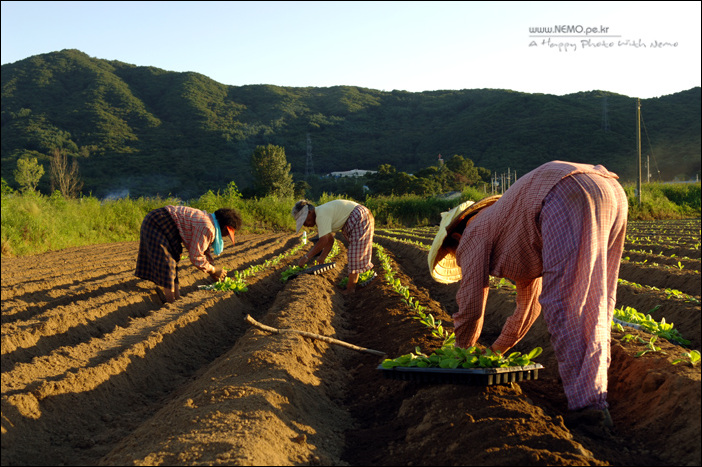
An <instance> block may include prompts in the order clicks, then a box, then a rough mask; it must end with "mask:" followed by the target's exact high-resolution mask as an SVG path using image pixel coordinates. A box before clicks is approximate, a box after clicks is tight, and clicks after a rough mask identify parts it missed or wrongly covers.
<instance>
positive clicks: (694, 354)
mask: <svg viewBox="0 0 702 467" xmlns="http://www.w3.org/2000/svg"><path fill="white" fill-rule="evenodd" d="M682 356H683V357H684V358H687V359H689V361H690V364H691V365H692V366H697V365H698V364H699V363H700V351H699V350H690V351H689V352H685V353H683V354H682ZM684 361H685V360H684V359H683V358H678V359H676V360H673V365H677V364H678V363H680V362H684Z"/></svg>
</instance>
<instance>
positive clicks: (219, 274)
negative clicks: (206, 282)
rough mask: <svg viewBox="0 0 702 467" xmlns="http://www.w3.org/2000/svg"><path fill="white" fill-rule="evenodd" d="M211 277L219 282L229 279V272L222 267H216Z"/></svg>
mask: <svg viewBox="0 0 702 467" xmlns="http://www.w3.org/2000/svg"><path fill="white" fill-rule="evenodd" d="M210 277H211V278H212V279H214V280H215V281H217V282H219V281H221V280H223V279H224V278H225V277H227V271H225V270H224V269H222V268H221V267H220V266H215V269H214V271H212V272H211V273H210Z"/></svg>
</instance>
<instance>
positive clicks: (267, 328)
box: [246, 315, 386, 357]
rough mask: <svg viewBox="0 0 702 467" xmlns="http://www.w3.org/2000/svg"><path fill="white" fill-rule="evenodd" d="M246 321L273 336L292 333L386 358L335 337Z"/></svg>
mask: <svg viewBox="0 0 702 467" xmlns="http://www.w3.org/2000/svg"><path fill="white" fill-rule="evenodd" d="M246 321H247V322H249V323H250V324H252V325H254V326H256V327H257V328H259V329H262V330H264V331H268V332H272V333H273V334H281V333H284V332H292V333H295V334H300V335H302V336H304V337H309V338H310V339H318V340H321V341H324V342H327V343H329V344H336V345H341V346H343V347H347V348H349V349H353V350H357V351H359V352H366V353H370V354H373V355H378V356H379V357H384V356H385V355H386V354H385V352H381V351H380V350H373V349H367V348H365V347H359V346H357V345H353V344H349V343H348V342H344V341H340V340H338V339H334V338H333V337H327V336H321V335H319V334H313V333H311V332H306V331H298V330H296V329H276V328H272V327H270V326H266V325H265V324H261V323H259V322H258V321H256V320H255V319H253V318H252V317H251V315H246Z"/></svg>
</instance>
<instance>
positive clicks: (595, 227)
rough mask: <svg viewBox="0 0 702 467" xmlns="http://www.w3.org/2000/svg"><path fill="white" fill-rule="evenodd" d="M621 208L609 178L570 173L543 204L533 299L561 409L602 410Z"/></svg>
mask: <svg viewBox="0 0 702 467" xmlns="http://www.w3.org/2000/svg"><path fill="white" fill-rule="evenodd" d="M627 209H628V203H627V198H626V194H625V193H624V190H623V189H622V187H621V185H620V184H619V182H618V181H617V180H616V179H613V178H606V177H602V176H600V175H596V174H589V173H588V174H574V175H571V176H568V177H566V178H564V179H563V180H561V181H560V182H559V183H558V184H556V186H555V187H554V188H553V189H552V190H551V191H550V192H549V194H548V195H547V196H546V198H545V199H544V203H543V208H542V210H541V215H540V218H539V222H540V225H541V235H542V239H543V283H542V285H543V286H542V292H541V296H540V298H539V301H540V303H541V306H542V312H543V315H544V319H545V321H546V324H547V326H548V329H549V332H550V334H551V343H552V345H553V348H554V351H555V354H556V358H557V359H558V371H559V373H560V375H561V380H562V382H563V389H564V392H565V394H566V397H567V399H568V408H569V409H570V410H578V409H581V408H585V407H590V408H595V409H604V408H607V407H608V406H609V405H608V403H607V371H608V369H609V364H610V360H611V357H610V340H611V322H612V317H613V313H614V306H615V303H616V298H617V297H616V295H617V278H618V276H619V265H620V262H621V257H622V252H623V250H624V239H625V235H626V224H627Z"/></svg>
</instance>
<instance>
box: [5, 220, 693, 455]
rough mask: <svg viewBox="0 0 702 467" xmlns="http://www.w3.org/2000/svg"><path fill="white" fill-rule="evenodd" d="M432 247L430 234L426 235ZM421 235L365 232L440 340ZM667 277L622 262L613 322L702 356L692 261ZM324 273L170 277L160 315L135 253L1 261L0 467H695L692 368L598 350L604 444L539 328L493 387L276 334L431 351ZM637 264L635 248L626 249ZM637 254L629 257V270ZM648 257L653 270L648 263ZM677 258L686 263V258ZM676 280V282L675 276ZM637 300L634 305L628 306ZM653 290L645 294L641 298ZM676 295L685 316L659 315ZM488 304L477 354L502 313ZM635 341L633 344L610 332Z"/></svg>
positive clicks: (444, 303)
mask: <svg viewBox="0 0 702 467" xmlns="http://www.w3.org/2000/svg"><path fill="white" fill-rule="evenodd" d="M434 232H435V230H434ZM434 232H432V231H431V229H429V230H427V231H426V233H425V234H422V233H421V232H420V233H414V234H413V238H412V240H413V241H417V242H418V244H410V243H406V242H403V241H401V239H400V237H401V235H397V232H391V231H386V232H384V231H383V230H382V229H378V235H377V236H376V239H375V241H376V243H378V244H380V245H382V246H383V247H384V248H385V250H386V252H387V253H388V254H389V255H390V256H391V260H392V264H393V268H394V270H395V271H396V278H399V279H400V281H401V283H402V284H403V285H408V286H409V287H410V291H411V295H412V296H414V297H415V298H416V299H417V300H418V301H419V302H420V303H421V304H422V305H424V306H427V307H428V308H429V309H428V310H427V311H428V312H430V313H431V314H432V315H434V317H435V318H437V319H441V320H442V321H443V322H444V323H445V324H446V325H447V326H449V327H450V323H451V319H450V315H451V313H453V312H455V311H456V304H455V293H456V287H457V286H456V285H442V284H438V283H436V282H434V281H433V280H432V279H431V278H430V276H429V274H428V271H427V266H426V255H427V251H426V249H425V248H423V247H421V245H420V243H423V244H428V243H431V238H432V237H433V233H434ZM696 237H697V249H696V250H695V248H694V247H693V248H692V249H690V250H689V251H686V252H685V253H684V256H685V257H687V258H688V259H686V260H685V261H686V263H685V265H684V266H683V267H682V268H681V267H680V266H678V267H674V268H671V267H664V265H663V260H660V261H656V263H657V264H656V265H655V266H653V265H652V264H651V263H653V262H654V261H646V262H645V263H643V260H642V259H640V258H635V257H634V256H633V255H635V254H644V253H633V252H627V253H626V256H627V257H628V259H626V260H624V261H623V263H622V269H621V274H620V277H621V278H623V279H625V280H627V281H629V282H630V283H634V284H635V285H631V284H628V283H624V284H621V285H620V287H619V292H618V303H617V307H622V306H631V307H634V308H636V309H637V310H639V311H642V312H647V311H648V310H651V309H653V308H654V307H656V306H657V305H659V308H658V309H656V311H655V312H654V313H655V314H654V317H655V318H656V319H658V320H660V318H662V317H665V319H666V321H667V322H673V323H675V328H676V329H679V330H680V332H681V333H682V334H683V336H684V337H686V338H687V339H689V340H691V341H692V344H691V345H690V348H693V349H700V334H701V330H700V322H701V320H700V304H699V299H700V273H699V270H700V267H699V261H700V255H699V222H698V223H697V229H696ZM338 240H339V241H340V243H341V244H342V248H341V249H342V252H341V253H340V254H339V255H338V256H337V257H336V258H334V261H335V267H334V268H333V269H330V270H328V271H325V272H323V273H321V274H318V275H309V274H303V275H300V276H298V277H297V278H295V279H293V280H290V281H288V282H286V283H283V282H281V277H280V276H281V275H280V273H281V272H282V271H283V270H284V269H285V268H286V267H287V266H288V265H289V264H292V263H294V262H296V260H297V258H299V257H300V256H301V255H302V254H303V253H304V252H305V251H307V250H308V247H307V248H303V249H302V250H300V251H299V252H298V253H296V254H295V255H292V256H289V257H287V258H286V259H284V260H283V261H282V262H281V263H279V264H278V265H276V266H274V267H269V268H267V269H265V270H263V271H261V272H258V273H257V274H256V275H255V276H253V277H250V278H248V279H247V283H248V291H246V292H243V293H241V294H238V295H237V294H235V293H233V292H214V291H207V290H201V289H199V288H198V286H200V285H207V284H209V283H210V280H209V278H208V277H207V276H206V275H205V274H203V273H202V272H200V271H198V270H197V269H195V268H194V267H193V266H192V265H191V264H190V263H189V261H188V260H187V259H184V260H183V261H181V263H180V264H181V270H180V283H181V293H182V295H183V297H182V299H181V300H179V301H178V302H176V303H175V304H163V303H162V302H161V300H160V299H159V297H158V295H157V293H156V291H155V288H154V287H153V286H152V284H150V283H148V282H145V281H142V280H140V279H138V278H136V277H135V276H134V266H135V262H136V254H137V247H138V244H137V243H118V244H107V245H96V246H91V247H82V248H72V249H67V250H62V251H56V252H51V253H46V254H41V255H36V256H31V257H23V258H3V260H2V465H96V464H97V465H213V464H228V465H293V464H298V465H299V464H313V465H700V463H701V462H702V460H701V457H700V445H701V439H700V432H701V426H700V425H701V422H700V420H701V413H700V405H701V402H700V401H701V393H700V387H701V384H700V367H699V365H698V366H697V367H692V365H691V364H690V363H689V362H688V363H680V364H677V365H673V364H672V363H671V362H672V361H673V360H674V359H676V358H680V356H681V355H682V353H683V352H684V351H686V349H683V348H681V347H679V346H676V345H673V344H671V343H668V342H667V341H665V340H663V339H659V340H657V341H656V344H657V345H659V346H660V347H661V351H658V352H649V353H646V354H645V355H643V356H641V357H636V356H635V354H636V352H639V351H641V350H644V349H645V346H644V345H643V344H641V343H639V342H638V341H636V340H633V341H628V342H627V341H625V340H623V339H622V337H623V335H624V334H623V333H617V332H614V333H613V342H612V365H611V368H610V381H609V384H610V385H609V402H610V405H611V408H610V410H611V414H612V417H613V420H614V424H615V426H614V428H613V429H612V430H610V431H592V430H586V429H578V428H574V429H570V428H568V427H567V426H566V425H565V424H564V421H563V417H562V416H563V415H564V414H565V412H566V400H565V396H564V394H563V391H562V386H561V383H560V381H559V377H558V371H557V365H556V361H555V357H554V355H553V351H552V350H551V347H550V343H549V334H548V331H547V330H546V326H545V324H544V322H543V320H542V319H541V318H540V319H539V320H538V321H537V323H536V324H535V325H534V326H533V328H532V329H531V330H530V332H529V334H528V335H527V336H526V337H525V339H524V340H523V341H522V342H520V343H519V344H518V346H517V348H516V349H515V350H518V351H523V352H524V351H529V350H531V349H533V348H534V347H536V346H539V347H542V348H543V349H544V352H543V354H542V355H541V356H540V357H539V358H538V359H537V361H538V362H539V363H541V364H542V365H543V366H544V369H542V370H541V371H540V372H539V373H538V378H537V379H535V380H531V381H523V382H520V383H509V384H504V385H493V386H475V385H461V384H441V383H436V384H431V383H421V382H415V381H399V380H394V379H387V378H384V377H383V374H382V372H381V371H380V370H378V365H379V364H380V362H381V361H382V360H383V357H379V356H377V355H374V354H372V353H368V352H361V351H357V350H352V349H349V348H347V347H344V346H341V345H337V344H333V343H327V342H325V341H323V340H320V339H314V338H309V337H304V336H302V335H300V334H298V333H294V332H283V333H280V334H273V333H269V332H266V331H263V330H260V329H259V328H256V327H253V326H252V325H251V324H249V323H248V322H247V321H246V320H245V317H246V316H247V315H250V316H251V317H253V318H254V319H255V320H257V321H259V322H261V323H263V324H266V325H269V326H272V327H275V328H279V329H286V328H287V329H294V330H300V331H306V332H309V333H314V334H319V335H323V336H329V337H333V338H335V339H338V340H341V341H344V342H348V343H351V344H354V345H357V346H361V347H365V348H368V349H373V350H377V351H381V352H385V353H386V354H387V356H388V357H396V356H399V355H402V354H406V353H409V352H412V351H414V349H415V346H420V347H421V348H422V350H423V351H425V352H430V351H431V350H432V349H434V348H436V347H438V346H439V345H440V342H438V341H437V339H435V338H433V337H432V336H431V335H430V333H429V332H428V331H427V329H426V328H425V327H424V326H422V325H421V324H420V323H419V322H418V321H417V320H416V319H413V317H414V316H416V315H415V314H413V312H412V311H411V310H410V309H409V308H408V307H407V306H406V305H405V304H404V303H403V301H402V299H401V297H400V295H398V294H397V293H396V292H395V291H394V290H393V289H392V287H391V286H390V285H389V284H388V283H386V281H385V280H384V278H383V274H382V271H381V270H380V269H379V264H380V262H379V261H378V260H377V258H376V260H375V261H374V263H375V264H376V271H377V272H378V276H377V277H376V278H375V279H374V280H373V281H372V282H371V283H370V284H369V285H367V286H365V287H363V288H359V290H358V291H357V293H355V294H353V295H349V296H344V295H342V294H341V293H340V289H339V288H338V286H337V284H338V282H339V281H340V280H341V279H342V278H344V277H345V276H346V269H345V268H346V256H345V253H346V250H345V246H344V243H343V241H342V239H341V238H340V237H338ZM298 242H299V238H298V237H297V236H294V235H291V234H288V233H271V234H266V235H244V236H242V238H238V242H237V244H236V246H234V247H231V246H230V245H229V246H228V247H227V248H225V251H224V253H223V254H222V256H221V257H220V258H218V260H217V264H220V265H223V266H225V267H227V268H230V269H233V270H243V269H245V268H247V267H249V266H252V265H255V264H263V263H264V262H265V261H266V260H269V259H272V258H274V257H276V256H278V255H281V254H283V253H285V252H287V251H289V250H291V249H292V248H293V247H294V246H296V245H298ZM637 248H638V247H637ZM629 249H631V250H633V249H634V247H633V246H632V247H630V246H629V245H628V246H627V250H629ZM656 253H657V252H656ZM678 256H680V257H682V256H683V254H679V255H678ZM676 269H677V271H676ZM636 284H645V285H647V286H649V287H643V288H642V287H640V286H637V285H636ZM651 286H653V287H656V288H657V289H658V290H656V289H653V288H651ZM666 288H669V289H677V290H679V291H681V292H683V293H684V294H687V295H688V296H691V297H693V298H692V299H689V298H688V299H680V298H674V297H672V298H671V297H670V296H669V295H670V294H669V293H666V292H665V290H664V289H666ZM514 298H515V296H514V294H513V289H512V288H511V287H509V286H503V287H495V288H492V289H491V291H490V295H489V299H488V305H487V313H486V322H485V327H484V329H483V335H482V337H481V344H483V345H486V344H487V345H489V344H490V343H491V342H492V339H494V338H495V337H496V336H497V334H499V332H500V328H501V326H502V324H503V323H504V321H505V319H506V318H507V317H508V316H510V315H511V314H512V312H513V310H514V303H515V302H514ZM625 333H631V334H634V335H638V336H640V337H642V338H643V339H644V340H646V341H648V340H649V339H650V337H651V336H650V335H648V334H646V333H645V332H643V331H637V330H634V329H631V328H625Z"/></svg>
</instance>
